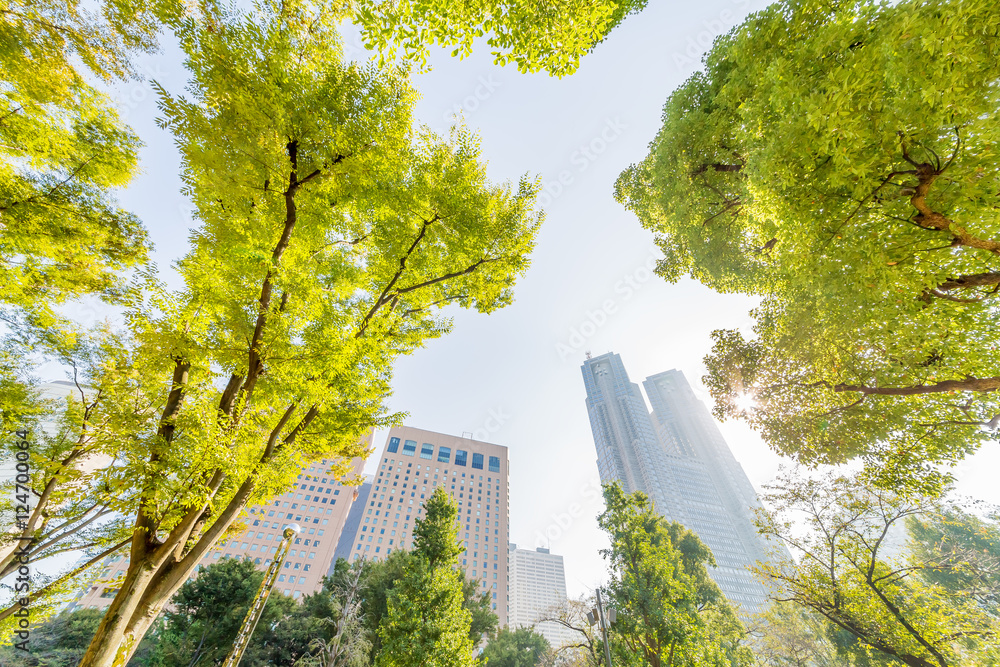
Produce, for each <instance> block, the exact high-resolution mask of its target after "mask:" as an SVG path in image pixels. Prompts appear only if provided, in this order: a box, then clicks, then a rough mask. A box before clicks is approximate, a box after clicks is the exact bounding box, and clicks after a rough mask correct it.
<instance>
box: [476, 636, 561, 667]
mask: <svg viewBox="0 0 1000 667" xmlns="http://www.w3.org/2000/svg"><path fill="white" fill-rule="evenodd" d="M551 650H552V647H551V646H549V642H548V640H546V639H545V637H543V636H542V635H540V634H539V633H537V632H535V631H534V630H533V629H531V628H516V629H513V630H512V629H510V628H502V629H501V630H500V632H498V633H497V635H496V637H494V638H492V639H491V640H490V642H489V643H488V644H487V645H486V648H484V649H483V657H484V658H485V659H486V664H487V665H492V666H493V667H540V666H541V665H544V664H547V663H548V657H549V655H550V651H551Z"/></svg>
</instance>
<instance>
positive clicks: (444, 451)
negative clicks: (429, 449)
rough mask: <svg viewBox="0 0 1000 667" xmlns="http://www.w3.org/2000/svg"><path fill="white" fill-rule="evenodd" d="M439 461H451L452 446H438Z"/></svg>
mask: <svg viewBox="0 0 1000 667" xmlns="http://www.w3.org/2000/svg"><path fill="white" fill-rule="evenodd" d="M438 461H439V462H440V463H451V447H438Z"/></svg>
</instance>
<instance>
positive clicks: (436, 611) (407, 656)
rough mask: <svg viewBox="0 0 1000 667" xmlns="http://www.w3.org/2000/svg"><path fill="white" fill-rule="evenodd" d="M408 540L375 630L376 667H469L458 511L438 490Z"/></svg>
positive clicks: (469, 623) (468, 619)
mask: <svg viewBox="0 0 1000 667" xmlns="http://www.w3.org/2000/svg"><path fill="white" fill-rule="evenodd" d="M425 507H426V509H427V511H426V513H425V515H424V517H423V518H419V519H417V524H416V526H415V527H414V530H413V534H414V536H415V539H414V549H413V552H412V555H413V558H412V559H411V560H410V563H409V567H408V568H407V569H406V571H405V572H404V575H403V578H402V579H400V580H399V581H398V582H397V583H396V585H395V586H394V587H393V588H392V590H391V591H389V595H388V597H387V606H388V610H387V614H386V615H385V617H384V618H383V619H382V622H381V624H380V625H379V628H378V636H379V639H380V641H381V645H382V649H381V652H380V653H378V655H377V656H376V659H375V665H376V667H417V666H420V667H450V666H454V667H472V665H474V664H476V660H475V658H474V657H473V654H472V649H473V640H472V638H471V637H470V636H469V631H470V629H471V627H472V614H471V613H470V612H469V610H468V609H466V608H465V605H464V595H463V582H464V574H463V572H462V571H461V570H460V569H459V567H458V554H459V553H461V550H462V549H461V546H460V542H459V541H458V521H457V516H458V507H457V506H456V505H455V501H454V500H452V499H451V498H449V497H448V494H447V493H446V492H445V490H444V488H443V487H440V486H439V487H437V488H436V489H434V493H433V494H431V497H430V498H429V499H428V501H427V503H426V505H425Z"/></svg>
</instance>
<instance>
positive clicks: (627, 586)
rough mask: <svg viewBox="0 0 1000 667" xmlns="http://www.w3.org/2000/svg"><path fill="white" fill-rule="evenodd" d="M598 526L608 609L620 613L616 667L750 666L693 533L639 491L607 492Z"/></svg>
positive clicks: (615, 487)
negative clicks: (604, 539)
mask: <svg viewBox="0 0 1000 667" xmlns="http://www.w3.org/2000/svg"><path fill="white" fill-rule="evenodd" d="M604 501H605V504H606V509H605V511H604V512H603V513H602V514H601V515H600V516H599V517H598V525H599V526H600V527H601V529H602V530H604V531H605V532H606V533H607V534H608V537H609V538H610V541H611V546H610V547H609V548H607V549H604V550H603V551H602V552H601V553H602V554H603V556H604V558H605V560H606V561H607V562H608V566H609V568H610V574H611V580H610V582H609V586H608V591H609V596H608V597H609V598H610V599H609V601H608V604H609V605H611V606H612V607H614V608H615V609H616V610H617V612H618V618H617V620H616V622H615V624H614V625H613V626H612V632H611V642H612V648H613V651H614V653H615V654H616V655H617V656H619V664H623V665H637V666H638V665H649V666H650V667H672V666H675V665H689V664H698V665H716V666H719V667H722V666H727V667H728V666H736V665H749V664H750V663H751V662H752V658H753V656H752V653H751V652H750V650H749V649H748V648H747V647H746V646H745V645H744V639H745V634H746V631H745V629H744V628H743V625H742V623H741V622H740V620H739V619H738V618H737V616H736V612H735V611H734V610H733V608H732V607H731V606H730V605H729V603H728V601H727V600H726V598H725V596H723V594H722V591H721V590H719V587H718V586H717V585H716V584H715V582H714V581H712V579H711V577H709V575H708V569H707V566H709V565H715V558H714V557H713V556H712V552H711V550H709V548H708V547H707V546H705V545H704V543H702V541H701V540H700V539H698V536H697V535H695V534H694V533H693V532H691V531H690V530H688V529H687V528H685V527H684V526H682V525H681V524H679V523H677V522H676V521H673V522H668V521H666V520H665V519H664V518H663V517H662V516H660V515H659V514H658V513H657V512H656V511H655V510H654V509H653V506H652V504H651V503H650V502H649V499H648V498H647V497H646V496H645V495H644V494H643V493H641V492H636V493H634V494H626V493H625V492H624V491H623V490H622V488H621V485H620V484H619V483H618V482H615V483H613V484H610V485H607V486H605V487H604Z"/></svg>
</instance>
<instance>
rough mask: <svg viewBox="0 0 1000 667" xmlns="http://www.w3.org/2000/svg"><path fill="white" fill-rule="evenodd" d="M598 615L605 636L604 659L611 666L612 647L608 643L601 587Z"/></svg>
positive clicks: (599, 590)
mask: <svg viewBox="0 0 1000 667" xmlns="http://www.w3.org/2000/svg"><path fill="white" fill-rule="evenodd" d="M597 615H598V617H599V618H600V620H601V634H602V635H603V636H604V659H605V660H606V661H607V663H608V667H611V648H610V646H609V645H608V622H607V620H606V619H605V614H604V603H603V601H602V600H601V589H600V588H598V589H597Z"/></svg>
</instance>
